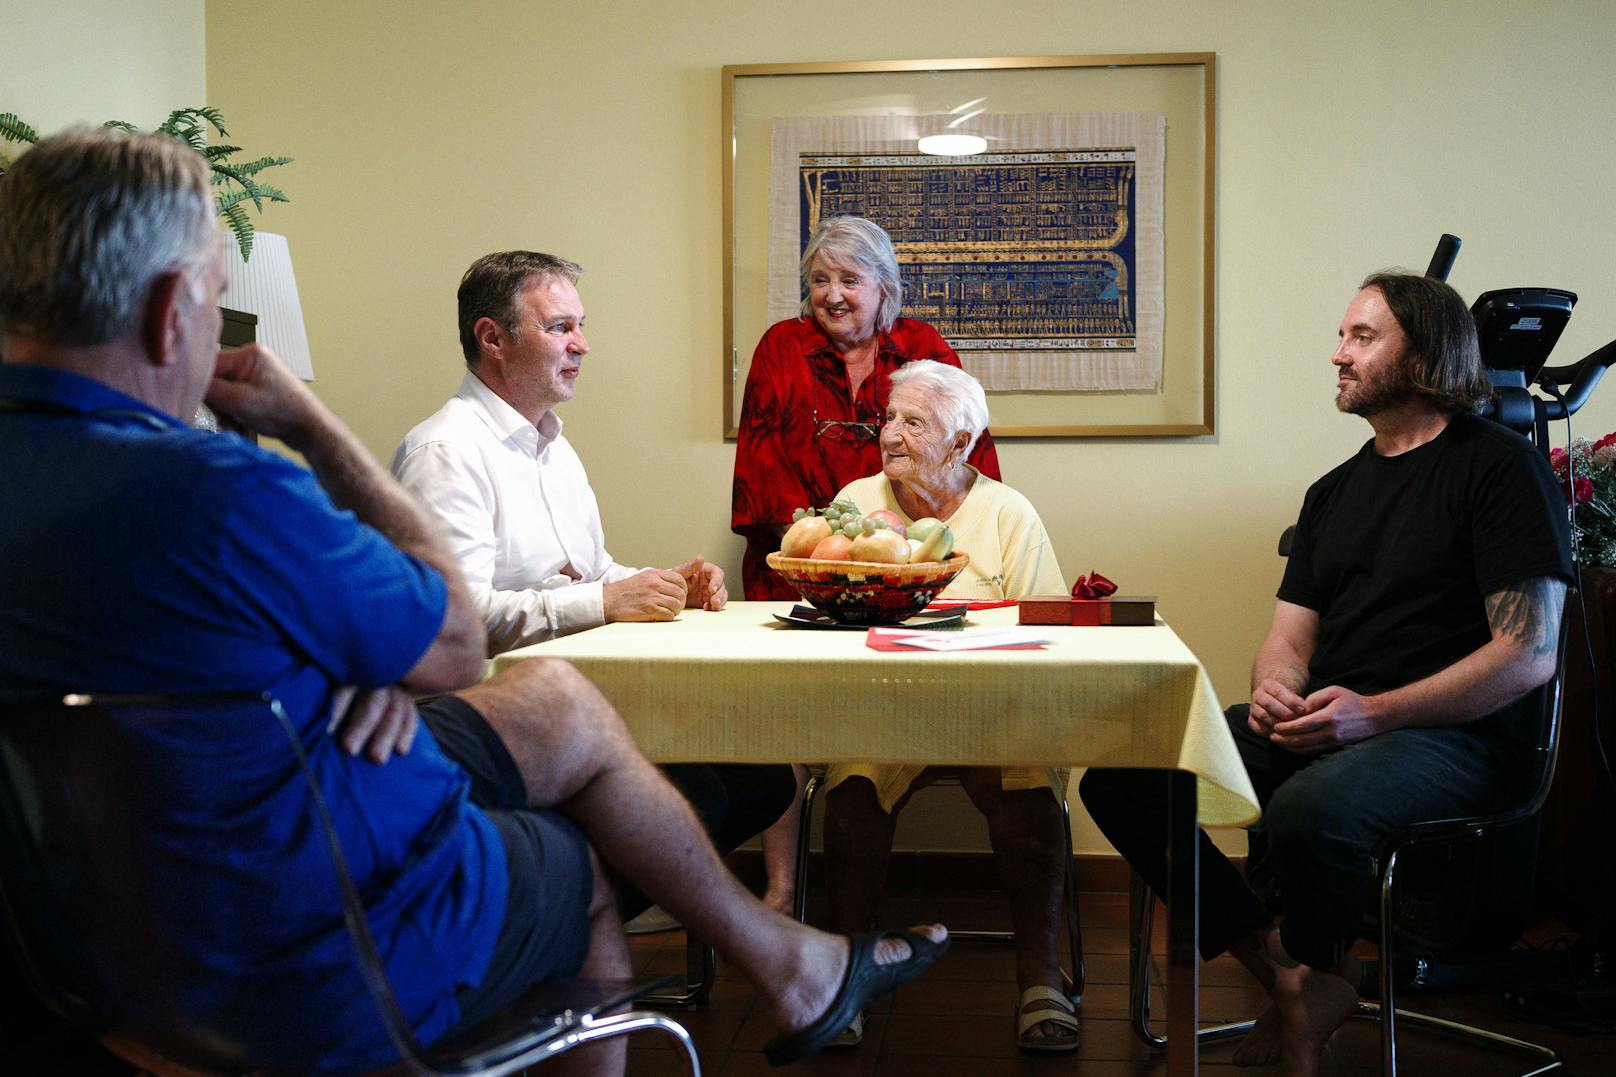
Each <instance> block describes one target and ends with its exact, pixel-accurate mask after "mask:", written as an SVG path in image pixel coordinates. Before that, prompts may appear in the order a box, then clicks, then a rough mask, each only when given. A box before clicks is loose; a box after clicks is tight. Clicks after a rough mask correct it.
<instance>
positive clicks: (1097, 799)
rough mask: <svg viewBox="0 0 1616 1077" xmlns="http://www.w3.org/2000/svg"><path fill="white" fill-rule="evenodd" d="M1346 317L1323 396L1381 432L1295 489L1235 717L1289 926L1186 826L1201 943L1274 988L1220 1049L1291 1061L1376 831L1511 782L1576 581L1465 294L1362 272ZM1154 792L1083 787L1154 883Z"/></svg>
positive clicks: (1491, 797) (1333, 999) (1312, 1040)
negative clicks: (1195, 869)
mask: <svg viewBox="0 0 1616 1077" xmlns="http://www.w3.org/2000/svg"><path fill="white" fill-rule="evenodd" d="M1340 333H1341V342H1340V344H1339V345H1337V347H1336V351H1335V355H1334V356H1333V357H1332V358H1331V362H1332V363H1333V364H1334V365H1335V367H1336V372H1337V390H1336V407H1337V408H1339V409H1340V410H1341V411H1344V412H1348V413H1350V414H1353V415H1361V416H1363V417H1364V418H1365V419H1366V420H1367V421H1368V422H1369V425H1370V427H1371V428H1372V429H1373V431H1374V437H1373V438H1372V439H1371V440H1370V441H1369V442H1368V443H1366V444H1365V445H1364V447H1363V448H1362V449H1361V450H1360V451H1359V452H1358V453H1357V455H1355V456H1354V457H1353V458H1352V459H1350V460H1348V461H1347V462H1346V463H1344V464H1342V465H1341V466H1339V467H1337V468H1336V469H1335V470H1333V471H1331V472H1330V473H1329V474H1328V475H1326V476H1324V478H1322V479H1320V480H1319V481H1318V482H1316V483H1314V484H1313V486H1312V488H1311V489H1309V490H1308V492H1307V497H1306V499H1305V500H1304V502H1303V504H1302V512H1301V516H1300V518H1299V519H1298V521H1297V526H1296V535H1295V540H1294V542H1293V544H1292V549H1291V555H1290V560H1289V562H1288V563H1287V565H1286V569H1285V576H1284V581H1283V582H1282V583H1281V585H1280V589H1279V602H1278V604H1277V606H1276V608H1275V610H1274V618H1273V622H1272V624H1271V626H1270V628H1269V631H1268V636H1267V638H1266V639H1265V640H1264V641H1263V644H1262V646H1261V647H1260V648H1259V649H1258V652H1257V658H1256V661H1255V663H1254V664H1253V667H1252V673H1251V685H1252V689H1251V701H1250V703H1249V704H1242V705H1240V706H1237V707H1232V708H1230V710H1229V712H1228V715H1227V717H1228V720H1229V725H1230V729H1231V731H1232V732H1233V733H1234V736H1235V740H1236V743H1237V744H1238V745H1239V748H1240V751H1241V755H1242V757H1243V759H1244V761H1245V764H1246V769H1247V771H1248V772H1249V773H1250V775H1251V778H1252V784H1253V786H1254V787H1255V788H1256V791H1257V796H1258V799H1259V800H1260V801H1261V802H1262V804H1263V818H1262V821H1261V822H1260V823H1258V824H1257V826H1255V827H1253V828H1252V830H1251V856H1250V858H1249V862H1250V864H1251V865H1252V866H1257V865H1261V867H1262V869H1264V870H1265V871H1266V872H1267V873H1269V874H1271V875H1272V876H1273V878H1274V879H1275V880H1276V881H1277V883H1278V884H1279V887H1280V890H1281V892H1282V893H1283V894H1284V896H1285V917H1284V923H1283V925H1282V926H1281V927H1276V926H1275V925H1274V923H1273V920H1272V918H1271V917H1270V915H1269V913H1268V912H1267V910H1266V909H1265V907H1264V906H1263V903H1262V902H1261V901H1260V900H1259V899H1258V898H1257V896H1256V895H1255V894H1254V893H1253V892H1252V890H1251V889H1250V888H1249V887H1248V886H1247V885H1246V883H1245V881H1244V880H1243V879H1242V878H1241V876H1240V874H1239V872H1237V871H1236V870H1235V869H1234V867H1233V866H1232V865H1231V864H1230V863H1229V861H1228V859H1227V858H1226V857H1225V856H1224V855H1223V854H1222V853H1221V852H1219V851H1218V850H1217V848H1216V847H1215V846H1214V845H1213V844H1212V843H1211V842H1210V841H1209V840H1207V838H1206V836H1205V835H1204V834H1203V835H1202V840H1201V858H1202V878H1201V902H1202V929H1201V950H1202V953H1203V955H1204V956H1206V957H1211V956H1213V955H1215V954H1218V953H1220V952H1222V951H1224V950H1229V951H1230V952H1231V953H1233V954H1234V955H1235V957H1236V958H1237V959H1238V960H1239V961H1240V962H1241V964H1243V965H1245V966H1246V967H1247V968H1248V969H1250V970H1251V972H1252V973H1253V974H1254V975H1255V976H1256V977H1257V979H1258V980H1259V981H1260V982H1261V983H1262V984H1263V986H1264V987H1265V988H1267V989H1268V991H1269V993H1270V995H1271V996H1272V997H1273V1005H1272V1006H1271V1007H1270V1008H1269V1010H1268V1011H1267V1012H1266V1013H1265V1014H1263V1016H1262V1017H1261V1018H1260V1019H1259V1020H1258V1022H1257V1027H1256V1028H1255V1029H1254V1030H1253V1031H1252V1032H1251V1033H1250V1035H1248V1036H1247V1038H1246V1040H1245V1042H1244V1043H1242V1044H1241V1045H1240V1047H1239V1049H1238V1050H1237V1051H1236V1053H1235V1061H1236V1063H1239V1064H1268V1063H1273V1062H1276V1061H1277V1062H1279V1063H1280V1065H1281V1069H1282V1071H1283V1072H1284V1073H1285V1074H1287V1075H1304V1077H1307V1075H1311V1074H1314V1073H1316V1072H1317V1071H1318V1067H1319V1064H1320V1056H1321V1054H1322V1050H1323V1046H1324V1043H1325V1041H1326V1040H1328V1039H1329V1037H1330V1035H1331V1034H1332V1033H1333V1032H1334V1031H1335V1029H1336V1028H1337V1027H1339V1026H1340V1024H1341V1022H1342V1021H1344V1020H1346V1018H1347V1016H1348V1015H1349V1014H1350V1013H1351V1012H1352V1010H1353V1008H1354V1006H1355V1005H1356V1003H1357V991H1356V986H1355V985H1356V983H1357V980H1358V972H1359V970H1358V967H1357V959H1356V958H1354V957H1352V956H1351V954H1350V953H1349V952H1348V951H1349V949H1350V946H1351V944H1352V941H1353V939H1354V937H1355V931H1354V928H1355V925H1356V923H1357V921H1358V918H1359V916H1360V915H1361V913H1362V911H1363V909H1364V908H1366V907H1367V905H1368V902H1369V900H1370V895H1371V894H1372V893H1373V889H1374V877H1373V870H1372V867H1371V863H1370V852H1371V850H1372V849H1373V848H1374V845H1375V843H1376V841H1377V840H1378V839H1379V838H1380V837H1381V836H1382V835H1384V834H1386V833H1387V832H1389V831H1391V830H1393V829H1396V828H1398V827H1401V826H1404V825H1407V824H1409V823H1412V822H1416V821H1421V820H1426V819H1438V818H1446V817H1450V816H1463V815H1473V814H1477V813H1481V812H1486V811H1489V810H1493V809H1495V808H1498V807H1502V806H1503V805H1504V803H1505V802H1506V801H1507V799H1508V798H1510V797H1512V796H1515V795H1518V791H1519V789H1520V787H1521V785H1522V783H1523V782H1524V781H1525V780H1526V776H1524V775H1522V774H1521V769H1522V761H1523V760H1524V759H1526V758H1529V756H1528V755H1526V754H1523V752H1522V750H1521V745H1522V742H1523V741H1530V740H1532V739H1534V738H1535V735H1536V732H1537V731H1536V728H1535V726H1534V720H1535V718H1536V716H1537V707H1536V703H1537V699H1538V696H1539V692H1540V690H1541V688H1542V686H1543V685H1544V684H1545V683H1546V682H1548V681H1549V680H1550V678H1551V677H1552V676H1553V675H1554V670H1555V662H1556V645H1557V643H1558V639H1559V624H1560V614H1561V607H1562V604H1563V601H1564V596H1565V588H1566V583H1567V581H1569V580H1570V579H1571V578H1572V564H1571V558H1570V553H1569V541H1568V533H1567V526H1566V514H1565V502H1564V499H1563V498H1562V496H1561V495H1560V492H1559V490H1558V489H1557V487H1556V484H1555V482H1554V479H1553V476H1552V474H1551V473H1550V471H1549V468H1548V464H1547V461H1546V460H1544V458H1543V457H1542V456H1541V454H1539V453H1538V452H1537V451H1536V450H1535V449H1534V448H1533V447H1532V446H1531V444H1530V443H1528V442H1527V441H1526V440H1525V439H1524V438H1522V437H1520V436H1519V435H1517V434H1514V433H1512V432H1511V431H1508V430H1506V429H1504V428H1503V427H1500V426H1496V425H1494V424H1492V423H1489V422H1487V421H1485V420H1482V419H1478V418H1476V417H1475V416H1474V411H1475V409H1476V405H1477V404H1478V403H1479V402H1481V401H1482V400H1484V399H1485V398H1486V397H1487V396H1488V395H1489V393H1490V391H1491V390H1490V386H1489V384H1488V382H1487V379H1486V375H1485V373H1484V371H1483V370H1482V367H1481V359H1480V354H1479V352H1478V350H1477V347H1476V333H1475V324H1474V322H1473V321H1472V319H1471V317H1470V313H1469V311H1468V310H1467V309H1466V308H1465V304H1464V301H1463V300H1462V299H1460V297H1459V295H1458V293H1457V292H1455V291H1454V290H1453V289H1452V288H1450V287H1449V286H1448V285H1446V284H1444V283H1442V282H1440V281H1436V280H1431V279H1429V278H1425V277H1416V276H1410V275H1406V274H1394V273H1380V274H1375V275H1374V276H1371V277H1370V278H1369V279H1367V280H1366V281H1364V283H1363V286H1362V289H1361V290H1360V291H1359V292H1358V294H1357V296H1355V297H1354V298H1353V300H1352V302H1351V304H1350V305H1348V307H1347V313H1346V316H1345V317H1344V318H1343V319H1342V322H1341V331H1340ZM1164 789H1165V786H1164V785H1163V781H1162V776H1161V774H1160V773H1159V772H1151V771H1140V770H1132V771H1129V770H1091V771H1089V773H1088V774H1087V775H1086V776H1085V777H1084V779H1083V782H1082V787H1081V792H1082V797H1083V802H1084V804H1085V805H1086V806H1087V807H1088V809H1089V812H1090V814H1092V815H1093V817H1094V819H1095V821H1096V822H1097V823H1098V824H1099V826H1100V829H1101V830H1102V831H1104V832H1105V834H1106V836H1107V837H1108V838H1110V839H1111V841H1112V843H1113V844H1114V845H1115V846H1116V847H1117V848H1118V849H1119V850H1120V851H1121V852H1122V853H1123V855H1124V856H1126V857H1127V858H1128V860H1129V861H1130V862H1131V863H1132V864H1133V865H1134V866H1135V868H1136V869H1137V870H1138V871H1139V872H1140V874H1141V875H1143V876H1144V877H1145V878H1146V880H1147V881H1148V882H1150V884H1151V885H1152V887H1154V888H1155V889H1156V891H1157V893H1164V892H1165V889H1164V888H1165V883H1166V866H1165V863H1164V857H1163V850H1162V843H1161V835H1162V833H1163V832H1164V831H1165V829H1166V805H1165V798H1164V796H1163V792H1164Z"/></svg>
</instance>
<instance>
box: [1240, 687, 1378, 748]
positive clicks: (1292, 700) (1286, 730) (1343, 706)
mask: <svg viewBox="0 0 1616 1077" xmlns="http://www.w3.org/2000/svg"><path fill="white" fill-rule="evenodd" d="M1373 698H1374V697H1373V696H1363V695H1359V694H1358V693H1357V692H1352V691H1349V690H1347V689H1345V688H1342V687H1339V686H1338V685H1329V686H1327V687H1324V688H1320V689H1319V690H1318V691H1316V692H1314V693H1313V694H1311V695H1309V696H1308V697H1306V698H1305V699H1304V698H1303V697H1301V696H1299V695H1297V694H1296V693H1295V692H1293V691H1292V690H1291V689H1290V688H1288V687H1286V686H1285V685H1283V684H1281V683H1280V682H1278V681H1275V680H1272V679H1269V680H1265V681H1263V682H1262V683H1261V684H1259V685H1257V687H1256V688H1255V689H1254V690H1253V691H1252V693H1251V713H1250V715H1249V716H1248V717H1247V718H1246V725H1247V726H1248V727H1249V728H1250V729H1251V731H1252V732H1253V733H1256V734H1258V735H1259V736H1263V737H1267V738H1268V740H1269V741H1271V742H1272V743H1273V744H1274V745H1275V746H1276V747H1280V748H1284V749H1285V750H1286V751H1291V752H1296V753H1297V754H1298V755H1317V754H1318V753H1319V752H1323V751H1327V750H1329V749H1331V748H1339V747H1341V746H1342V745H1346V744H1352V743H1354V742H1356V741H1360V740H1365V739H1367V738H1369V737H1372V736H1374V735H1375V734H1376V733H1378V732H1380V729H1379V727H1378V725H1377V724H1376V719H1375V714H1374V707H1373V703H1372V700H1373Z"/></svg>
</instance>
